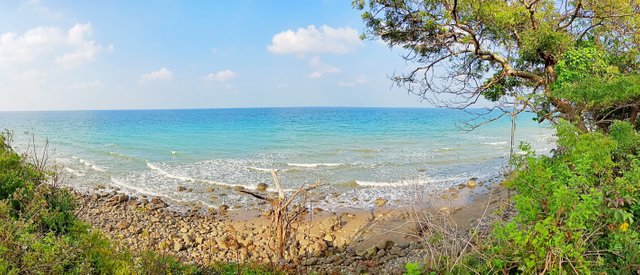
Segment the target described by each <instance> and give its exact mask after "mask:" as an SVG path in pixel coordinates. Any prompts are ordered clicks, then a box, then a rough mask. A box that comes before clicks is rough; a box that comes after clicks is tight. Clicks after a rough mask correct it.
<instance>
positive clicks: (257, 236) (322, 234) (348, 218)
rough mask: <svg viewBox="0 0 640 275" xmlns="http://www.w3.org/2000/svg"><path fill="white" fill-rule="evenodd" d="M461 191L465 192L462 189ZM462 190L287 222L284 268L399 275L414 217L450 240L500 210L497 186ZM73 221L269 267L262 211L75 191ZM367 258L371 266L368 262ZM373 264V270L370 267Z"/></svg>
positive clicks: (408, 254)
mask: <svg viewBox="0 0 640 275" xmlns="http://www.w3.org/2000/svg"><path fill="white" fill-rule="evenodd" d="M467 185H468V186H467ZM467 185H463V184H460V185H459V186H457V187H452V188H449V189H448V190H444V191H443V192H442V193H440V194H438V195H428V196H425V197H424V198H423V199H416V201H415V202H413V203H411V205H410V206H403V207H400V206H390V205H382V204H381V205H379V206H376V207H375V208H372V209H369V210H366V209H337V210H335V211H328V210H323V209H320V208H314V209H313V210H312V211H307V212H306V213H305V214H304V216H303V218H302V219H301V221H300V222H299V223H297V224H295V227H296V228H295V229H293V234H294V235H295V236H294V238H295V244H294V245H291V246H290V247H289V249H288V250H287V251H286V254H285V255H286V256H288V258H289V259H293V260H292V261H289V262H287V263H286V264H287V265H289V266H290V267H296V268H304V269H305V270H307V271H309V270H313V271H317V272H320V273H336V272H337V273H357V272H360V271H367V272H374V273H379V272H385V273H388V274H402V272H404V265H405V264H406V263H407V262H409V261H414V262H415V261H421V260H422V259H423V257H425V253H427V251H426V248H425V247H423V245H422V242H421V240H420V233H419V232H417V229H416V228H417V226H416V224H417V221H416V217H418V216H420V215H423V214H424V213H431V214H434V213H435V214H437V215H443V216H444V217H447V219H450V220H451V221H453V223H452V224H455V227H453V228H454V229H453V230H455V231H458V232H456V234H466V233H465V232H468V231H469V229H470V228H472V227H478V228H481V231H482V230H484V231H486V230H488V228H489V224H490V222H491V221H492V220H494V219H496V218H500V217H495V216H492V214H491V213H492V212H493V211H492V210H494V209H498V208H499V207H502V206H504V204H505V201H506V196H507V194H506V193H507V192H506V190H505V189H504V188H503V187H501V185H500V184H499V183H492V184H487V185H483V184H482V183H479V184H477V183H475V181H474V182H473V185H471V182H469V183H467ZM76 194H77V195H78V197H79V198H80V201H81V202H82V206H81V210H80V211H79V213H78V216H79V217H80V218H81V219H83V220H85V221H86V222H88V223H89V224H91V225H92V226H93V227H94V228H95V229H98V230H101V231H102V232H104V233H105V235H107V236H108V237H109V238H110V239H112V240H115V241H117V242H118V243H120V244H122V245H124V246H126V247H129V248H130V249H133V250H140V251H142V250H153V251H156V252H158V253H162V254H171V255H175V256H177V257H178V258H179V259H181V260H182V261H184V262H188V263H195V264H200V265H205V264H212V263H220V262H224V263H227V262H239V263H261V264H269V263H274V262H275V261H276V259H275V258H274V255H275V253H273V250H272V249H271V248H272V247H274V244H273V241H271V232H270V228H269V225H270V220H271V218H270V217H269V216H268V214H269V213H268V211H264V210H266V209H268V205H261V208H262V209H264V210H263V211H260V210H256V209H253V208H251V207H247V208H246V209H228V207H222V208H218V209H214V208H204V207H198V206H195V207H190V208H185V207H184V206H182V207H181V206H178V205H170V204H167V203H166V202H164V201H163V200H162V199H161V198H158V197H144V196H141V197H139V198H138V197H133V196H129V195H127V194H124V193H118V192H117V191H111V192H104V191H99V190H96V191H95V192H91V193H76ZM373 259H375V260H376V261H371V260H373ZM374 262H375V264H374Z"/></svg>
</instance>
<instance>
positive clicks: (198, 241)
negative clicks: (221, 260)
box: [196, 237, 204, 244]
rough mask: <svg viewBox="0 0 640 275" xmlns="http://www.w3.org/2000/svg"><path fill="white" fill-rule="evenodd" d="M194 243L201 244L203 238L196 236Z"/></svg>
mask: <svg viewBox="0 0 640 275" xmlns="http://www.w3.org/2000/svg"><path fill="white" fill-rule="evenodd" d="M196 243H197V244H202V243H204V238H202V237H196Z"/></svg>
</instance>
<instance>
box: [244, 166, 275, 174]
mask: <svg viewBox="0 0 640 275" xmlns="http://www.w3.org/2000/svg"><path fill="white" fill-rule="evenodd" d="M249 169H251V170H255V171H259V172H267V173H271V170H274V169H270V168H260V167H252V166H249Z"/></svg>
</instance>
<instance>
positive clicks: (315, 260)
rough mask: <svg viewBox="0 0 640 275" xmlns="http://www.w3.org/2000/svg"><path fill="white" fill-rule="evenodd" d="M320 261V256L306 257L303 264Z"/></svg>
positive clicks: (312, 263)
mask: <svg viewBox="0 0 640 275" xmlns="http://www.w3.org/2000/svg"><path fill="white" fill-rule="evenodd" d="M317 262H318V258H316V257H311V258H309V259H306V260H304V261H303V262H302V265H314V264H316V263H317Z"/></svg>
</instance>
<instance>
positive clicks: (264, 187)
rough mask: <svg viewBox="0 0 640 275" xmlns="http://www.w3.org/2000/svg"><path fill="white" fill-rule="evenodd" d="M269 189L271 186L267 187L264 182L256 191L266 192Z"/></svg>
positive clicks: (259, 184)
mask: <svg viewBox="0 0 640 275" xmlns="http://www.w3.org/2000/svg"><path fill="white" fill-rule="evenodd" d="M267 188H269V185H267V184H266V183H264V182H261V183H258V186H257V187H256V190H258V192H266V191H267Z"/></svg>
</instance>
